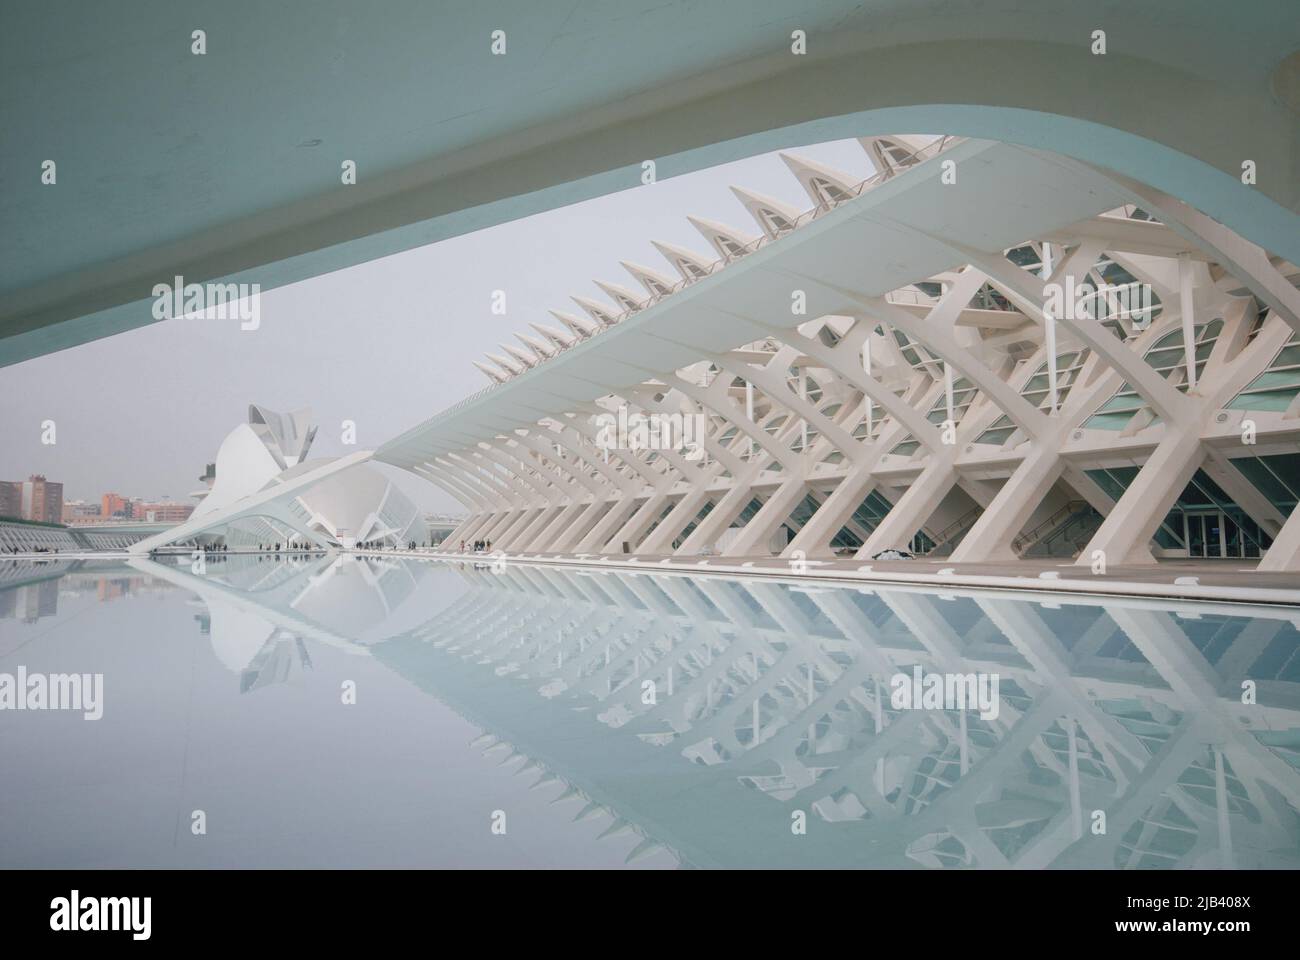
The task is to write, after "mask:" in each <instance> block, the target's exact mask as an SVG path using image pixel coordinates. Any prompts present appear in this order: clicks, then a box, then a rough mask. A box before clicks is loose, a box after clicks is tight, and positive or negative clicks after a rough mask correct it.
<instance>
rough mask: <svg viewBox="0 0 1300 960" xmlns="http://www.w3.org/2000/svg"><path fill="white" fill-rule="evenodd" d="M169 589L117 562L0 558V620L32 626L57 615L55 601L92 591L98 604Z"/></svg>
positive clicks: (167, 584)
mask: <svg viewBox="0 0 1300 960" xmlns="http://www.w3.org/2000/svg"><path fill="white" fill-rule="evenodd" d="M169 589H172V585H171V584H169V583H168V582H166V581H163V580H158V579H155V578H154V577H151V576H145V575H142V574H139V573H135V572H133V571H130V570H128V569H126V568H124V567H123V566H122V564H121V562H120V561H117V560H110V561H87V560H58V559H53V558H50V559H42V560H27V559H24V560H3V559H0V620H5V619H16V620H22V621H23V622H25V623H35V622H36V621H38V620H42V619H44V618H46V617H54V616H57V615H58V612H59V598H60V597H63V598H72V597H79V596H84V595H86V594H87V592H93V593H94V594H95V596H96V598H97V599H98V600H100V601H102V602H108V601H111V600H117V599H121V598H124V597H131V596H139V595H142V594H145V593H150V592H153V591H159V590H169Z"/></svg>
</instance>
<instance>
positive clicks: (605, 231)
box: [0, 140, 873, 514]
mask: <svg viewBox="0 0 1300 960" xmlns="http://www.w3.org/2000/svg"><path fill="white" fill-rule="evenodd" d="M790 152H791V153H794V154H795V155H797V156H802V157H807V158H809V159H813V160H817V161H819V162H821V163H824V164H826V165H828V166H830V167H832V168H834V169H837V170H840V171H842V172H843V173H845V174H848V175H849V176H850V177H851V179H852V181H853V182H856V181H858V180H863V179H866V178H867V177H868V176H870V175H871V174H872V172H873V168H872V166H871V163H870V161H869V160H868V158H867V154H866V152H865V151H864V150H863V149H862V147H861V146H860V145H859V144H858V143H857V141H855V140H843V141H835V142H832V143H823V144H817V145H813V146H808V147H801V148H799V149H797V150H793V151H790ZM732 185H736V186H741V187H745V188H747V189H750V190H753V191H756V192H759V193H764V194H767V195H769V196H772V197H775V198H776V199H778V200H783V201H785V202H786V203H788V204H790V205H792V206H793V207H795V208H796V209H798V210H806V209H808V208H810V207H811V206H812V201H811V200H810V198H809V197H808V195H807V194H806V193H804V191H803V189H802V187H800V185H799V183H798V181H797V180H796V179H795V178H794V176H793V174H791V173H790V171H789V170H788V168H787V167H786V166H785V164H784V162H782V160H781V159H780V157H779V155H778V154H775V153H772V154H765V155H762V156H758V157H751V158H748V159H746V160H740V161H737V162H734V163H729V164H723V165H721V166H717V167H713V168H710V169H707V170H701V171H697V172H695V173H691V174H685V175H682V176H679V177H674V178H671V179H666V180H660V181H658V182H657V183H653V184H649V185H644V186H638V187H635V188H632V189H630V190H626V191H623V192H620V193H615V194H610V195H608V196H605V197H599V198H596V199H593V200H588V201H585V202H583V203H579V204H574V205H572V206H568V207H562V208H559V209H556V210H551V211H548V212H546V213H541V214H537V215H536V216H532V217H528V218H525V219H522V220H516V221H513V222H511V223H505V224H500V225H497V226H494V227H489V228H488V229H485V230H480V231H478V232H476V233H471V234H466V235H464V236H460V237H454V238H452V239H449V240H443V241H441V242H439V243H434V244H430V245H428V246H424V247H419V248H416V249H413V250H408V251H406V252H404V253H399V254H394V255H393V256H390V257H385V258H383V259H380V260H375V261H372V262H370V263H364V264H358V265H356V266H353V267H349V268H347V269H344V270H339V271H336V272H334V273H330V274H325V275H323V276H320V277H315V278H312V279H310V280H304V281H302V282H300V283H295V284H291V285H289V286H285V287H280V288H277V289H275V290H269V291H264V292H263V293H262V298H261V324H260V326H259V327H258V329H256V330H251V331H245V330H241V329H240V323H239V321H238V320H235V319H231V320H215V319H185V318H181V319H175V320H164V321H161V322H158V323H154V324H151V325H149V326H146V327H141V328H139V329H136V330H132V331H129V332H127V333H123V334H119V335H117V336H115V337H109V338H107V339H104V340H97V341H94V342H92V343H88V344H83V345H81V346H78V347H74V348H72V349H69V350H64V351H60V352H59V353H54V354H49V355H47V356H44V357H38V358H36V359H33V360H28V361H25V362H23V363H20V364H15V365H13V366H9V367H4V368H0V396H2V397H3V398H4V416H3V418H2V422H0V479H5V480H21V479H25V478H26V477H27V476H28V475H30V474H34V473H40V474H44V475H45V476H46V477H48V478H49V479H50V480H54V481H62V483H63V484H64V491H63V492H64V499H65V500H74V499H79V500H98V499H99V498H100V496H101V495H102V494H103V493H106V492H109V491H112V492H115V493H119V494H121V495H123V496H129V497H142V498H145V499H147V500H155V499H162V498H171V499H174V500H180V501H182V502H188V503H193V502H195V501H193V500H192V499H190V498H189V497H188V494H189V493H190V491H192V490H194V489H196V488H198V487H199V486H200V483H199V480H198V477H199V475H200V474H201V473H202V472H203V468H204V465H205V464H207V463H209V462H211V461H213V460H214V459H215V457H216V452H217V448H218V447H219V446H220V444H221V441H222V440H223V439H224V438H225V436H226V435H227V434H228V433H229V432H230V431H231V430H232V429H233V428H234V427H235V426H236V425H237V424H239V423H242V422H245V421H246V420H247V416H248V405H249V404H250V403H258V404H260V405H262V406H264V407H268V408H270V409H272V410H278V411H288V410H292V409H297V408H300V407H310V408H311V410H312V414H313V422H315V423H317V424H319V431H318V433H317V436H316V440H315V443H314V444H313V446H312V449H311V453H310V455H309V459H315V458H318V457H334V456H340V455H342V454H345V453H352V452H355V451H356V450H358V449H374V448H375V447H378V446H379V445H380V444H382V443H383V442H384V441H386V440H388V439H390V438H392V437H394V436H396V435H397V434H399V433H401V432H402V431H404V430H406V429H408V428H410V427H412V426H414V425H415V424H417V423H419V422H421V421H423V420H425V419H427V418H429V417H431V416H433V415H434V414H436V413H438V412H439V411H441V410H443V409H445V408H446V407H449V406H451V405H452V404H454V403H455V402H456V401H458V400H460V399H461V398H462V397H464V396H466V395H468V394H470V393H473V392H475V391H477V390H479V389H481V388H482V387H484V386H486V385H487V382H488V381H487V379H486V377H484V375H483V374H482V373H481V372H480V371H479V370H478V369H477V368H476V367H474V365H473V363H472V362H471V361H473V360H483V354H484V353H485V352H487V351H493V352H496V353H500V352H501V350H500V349H499V347H498V344H501V343H510V344H512V345H514V346H519V344H518V341H517V340H515V339H514V334H515V333H516V332H522V333H526V334H534V331H533V330H532V329H531V328H530V327H529V326H528V324H529V322H530V321H535V322H542V323H547V324H549V325H552V326H556V325H557V321H555V320H554V319H553V318H552V317H551V316H550V315H549V314H548V313H547V311H548V310H550V309H556V310H566V311H568V312H570V313H577V314H581V313H582V311H581V309H580V308H578V307H577V306H576V305H575V304H574V303H573V302H572V301H571V300H570V299H569V298H570V296H572V295H577V296H588V297H591V298H593V299H596V300H601V301H606V302H607V301H608V298H607V297H606V296H605V295H604V293H603V292H602V291H601V290H600V288H599V287H597V286H595V284H594V283H593V282H592V281H593V280H596V279H600V280H605V281H610V282H614V283H619V284H622V285H624V286H626V287H629V288H631V289H633V290H637V291H640V290H641V288H640V286H639V284H637V282H636V281H635V280H634V279H633V278H632V277H631V276H630V275H629V274H628V273H627V272H626V271H625V270H623V268H622V267H621V266H619V263H618V261H619V260H632V261H635V262H638V263H641V264H644V265H646V266H649V267H653V268H655V269H657V270H660V272H662V273H664V274H666V275H668V276H671V277H673V278H676V276H677V274H676V272H675V271H674V270H673V268H672V267H670V266H669V265H668V264H667V262H666V261H665V260H664V259H663V258H662V257H661V256H660V255H659V253H658V251H656V250H655V248H654V247H653V246H652V245H651V242H650V241H652V240H660V241H667V242H669V243H674V244H678V245H681V246H684V247H687V248H689V249H693V250H697V251H699V252H700V253H703V254H706V255H707V258H708V259H710V260H712V259H714V258H715V256H716V254H715V253H714V252H713V250H712V248H710V247H709V246H708V244H707V243H706V241H705V240H704V238H703V237H701V236H700V234H699V233H698V232H697V231H696V230H695V228H694V227H692V226H691V225H690V224H689V223H688V222H687V220H686V217H687V215H688V214H690V215H695V216H700V217H704V218H707V219H712V220H718V221H721V222H723V223H726V224H730V225H732V226H734V227H736V228H738V229H740V230H741V231H743V232H745V233H747V234H750V235H757V234H758V233H759V229H758V226H757V224H756V223H755V222H754V220H753V218H751V217H750V215H749V213H748V212H747V211H746V210H745V208H744V207H743V206H742V205H741V203H740V201H739V200H737V199H736V198H735V196H734V195H733V194H732V193H731V191H730V190H729V189H728V188H729V187H730V186H732ZM496 290H502V291H504V292H505V295H506V313H505V315H504V316H498V315H495V314H493V313H492V309H491V307H492V296H493V291H496ZM46 420H53V421H54V422H55V425H56V434H55V437H56V442H55V443H54V444H44V443H42V442H41V435H42V426H41V425H42V423H43V422H44V421H46ZM345 420H351V421H354V422H355V424H356V445H355V446H345V445H344V444H343V442H342V440H343V437H342V433H343V430H342V424H343V421H345ZM382 469H383V470H384V471H385V472H386V473H388V474H389V475H390V476H392V477H393V478H394V479H395V480H396V482H397V483H398V485H399V486H400V487H401V488H402V489H403V490H404V491H406V492H407V493H408V494H409V495H411V496H412V497H413V498H414V499H415V501H416V502H417V503H418V504H419V505H420V506H421V507H423V508H424V509H426V510H436V511H448V512H451V513H456V514H459V513H463V512H464V508H463V507H462V506H461V505H460V504H459V503H458V502H457V501H456V500H454V499H453V498H451V497H450V496H448V495H447V494H445V493H444V492H442V491H441V490H438V489H437V488H434V487H433V486H431V485H430V484H429V483H427V482H426V481H424V480H423V479H420V478H417V477H415V476H413V475H411V474H408V473H405V472H404V471H400V470H397V469H396V468H390V467H386V466H384V467H382Z"/></svg>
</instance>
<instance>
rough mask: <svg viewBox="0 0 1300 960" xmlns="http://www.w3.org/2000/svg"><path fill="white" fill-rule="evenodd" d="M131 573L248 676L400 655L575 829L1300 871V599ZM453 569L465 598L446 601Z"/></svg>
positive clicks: (393, 661) (299, 568)
mask: <svg viewBox="0 0 1300 960" xmlns="http://www.w3.org/2000/svg"><path fill="white" fill-rule="evenodd" d="M133 566H136V567H137V569H141V570H143V571H146V572H148V573H149V574H150V575H152V576H155V577H158V578H160V579H163V580H167V581H169V582H171V583H174V584H176V585H180V586H185V587H186V588H187V589H190V590H193V591H194V592H195V593H196V594H197V595H198V598H199V600H200V601H201V603H202V604H203V607H204V608H205V610H206V617H207V623H208V632H209V635H210V639H211V642H212V646H213V649H214V651H216V653H217V656H218V659H220V660H221V662H222V663H223V664H224V665H225V666H226V667H227V668H229V669H230V670H231V671H232V672H235V673H237V674H238V675H239V676H240V685H241V689H242V690H245V691H251V690H255V689H257V688H259V687H262V686H265V685H266V684H268V683H274V682H279V681H282V680H284V679H285V678H287V677H288V676H290V675H292V674H293V673H294V672H295V671H299V670H303V669H307V668H309V667H310V663H311V661H310V657H309V656H308V652H307V651H308V648H309V646H310V645H311V644H312V643H327V644H329V645H331V646H335V647H338V648H340V649H344V650H347V651H348V652H351V653H354V654H356V655H360V656H373V657H374V658H376V659H377V660H378V661H380V662H382V663H384V664H385V665H387V666H388V667H390V668H391V669H393V670H395V671H396V672H398V673H399V674H401V675H402V676H403V677H405V678H406V679H407V680H409V681H411V682H413V683H415V684H416V685H418V686H419V687H420V688H422V689H423V690H425V691H426V692H428V693H429V694H431V695H433V696H435V697H437V698H438V699H439V700H441V701H442V702H444V703H446V704H447V705H449V706H450V707H452V708H453V709H454V710H456V711H457V712H459V713H460V714H461V715H462V716H464V717H465V718H467V719H468V720H470V721H471V722H472V723H474V724H475V725H476V726H477V727H479V728H480V729H482V731H483V735H482V736H480V737H478V738H477V739H476V740H475V741H474V746H475V747H476V748H477V749H480V750H482V751H484V752H485V753H489V754H491V755H493V756H494V757H500V758H501V762H503V763H513V764H516V765H517V772H518V773H520V774H527V773H532V774H535V776H536V787H537V788H538V789H539V790H551V791H552V792H553V793H554V794H555V797H554V799H555V802H565V801H572V802H574V804H575V806H576V805H578V804H580V808H579V809H578V810H577V817H576V818H575V819H583V818H585V817H588V816H592V815H597V814H606V815H608V816H610V817H611V818H612V823H611V826H610V828H609V829H608V830H607V831H606V835H608V836H618V835H625V834H626V835H632V836H631V838H632V839H636V840H637V841H638V842H637V843H636V844H635V845H634V846H633V847H632V850H631V853H630V855H629V859H630V860H634V859H637V858H639V857H642V856H645V855H648V854H649V853H652V852H654V851H656V850H661V849H663V850H667V851H669V852H671V853H672V854H673V855H674V856H675V857H677V858H678V859H679V861H681V862H682V863H684V864H688V865H693V866H778V865H781V866H809V867H811V866H875V867H915V866H918V865H920V866H927V867H982V868H1006V867H1015V868H1043V867H1105V868H1162V867H1217V866H1230V867H1250V868H1254V867H1294V866H1296V865H1297V863H1298V862H1300V816H1298V814H1297V809H1300V772H1298V771H1297V766H1300V655H1298V654H1300V643H1298V641H1300V636H1298V634H1297V629H1296V625H1297V622H1298V621H1300V610H1297V609H1295V608H1250V609H1246V608H1243V607H1226V606H1216V605H1209V604H1193V603H1185V604H1183V603H1176V602H1175V603H1172V604H1170V603H1164V602H1159V603H1157V602H1153V601H1145V600H1137V599H1132V600H1128V599H1113V598H1107V599H1105V600H1102V599H1100V598H1085V597H1055V598H1047V597H1043V596H1035V597H1032V598H1020V597H1015V596H1011V595H1000V594H996V593H992V592H984V593H981V592H975V591H965V592H963V591H954V592H953V593H951V594H945V595H934V594H931V593H926V592H924V591H921V590H909V589H902V588H890V589H888V590H883V589H881V590H871V589H865V588H862V589H857V588H840V587H832V586H819V585H813V584H808V585H800V584H788V583H781V582H776V581H767V580H758V579H754V580H738V579H728V578H725V577H686V576H671V575H664V576H657V575H656V576H651V575H638V574H632V573H616V572H614V571H580V570H575V569H558V568H548V567H542V566H527V565H510V566H505V567H496V568H492V567H488V566H486V565H463V564H444V563H439V564H430V563H427V562H419V561H398V560H393V559H377V558H367V559H357V558H354V557H337V556H327V557H317V558H308V559H304V560H302V561H299V562H293V563H290V562H267V563H253V562H251V560H249V561H246V562H241V563H238V564H236V563H233V562H232V563H228V564H226V565H224V566H223V567H222V568H221V569H220V570H218V571H216V572H209V574H208V575H206V576H203V577H196V576H194V575H192V574H191V573H190V572H189V570H188V568H187V567H185V566H181V567H177V568H172V567H164V566H163V565H160V564H157V563H153V562H150V561H135V562H133ZM453 571H454V572H453ZM435 575H436V576H440V577H443V578H445V577H448V576H454V577H458V578H462V579H463V581H464V588H463V591H461V592H460V594H459V596H458V597H457V598H456V599H454V600H453V601H452V602H451V603H450V605H444V606H443V607H442V608H441V609H438V610H430V609H429V604H427V603H422V602H420V601H421V598H426V599H427V597H428V596H429V595H430V591H428V590H426V589H424V588H423V587H422V586H421V583H420V581H421V580H422V579H424V578H427V577H433V576H435ZM424 586H427V584H425V585H424ZM417 588H418V589H417ZM918 665H919V666H920V667H921V668H922V669H923V670H924V671H925V672H927V673H944V674H962V675H966V674H997V675H998V677H999V690H1000V704H999V710H998V711H997V715H996V716H989V715H985V716H982V715H981V714H980V712H979V711H978V710H977V709H976V708H975V706H974V705H971V706H970V707H969V708H968V709H955V708H953V709H941V708H940V709H927V710H907V709H900V708H897V707H895V705H894V703H893V702H892V701H891V697H890V689H891V688H890V682H891V679H892V678H894V677H895V676H896V675H898V674H900V673H902V674H909V675H910V674H911V672H912V670H913V668H914V667H915V666H918ZM1252 694H1253V700H1254V702H1250V701H1251V699H1252ZM801 814H802V815H803V816H806V818H807V832H806V834H802V835H799V834H796V833H795V832H794V831H793V830H792V824H794V823H795V822H797V820H798V819H799V817H800V815H801Z"/></svg>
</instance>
